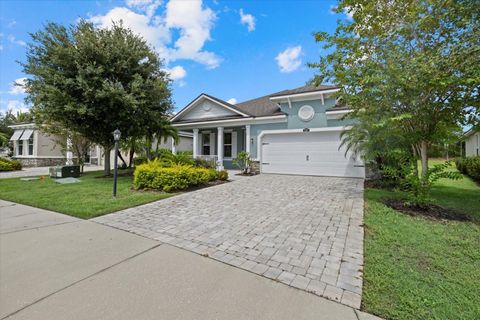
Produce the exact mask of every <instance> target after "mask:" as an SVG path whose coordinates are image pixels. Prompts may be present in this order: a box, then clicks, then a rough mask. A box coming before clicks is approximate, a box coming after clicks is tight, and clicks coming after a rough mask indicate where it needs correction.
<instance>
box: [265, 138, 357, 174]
mask: <svg viewBox="0 0 480 320" xmlns="http://www.w3.org/2000/svg"><path fill="white" fill-rule="evenodd" d="M340 141H341V140H340V131H327V132H301V133H282V134H266V135H265V136H263V138H262V159H261V170H262V172H264V173H280V174H299V175H314V176H334V177H356V178H364V177H365V168H364V166H363V163H362V162H361V160H360V159H354V157H352V155H350V154H347V157H345V150H344V148H341V149H340V150H339V148H338V147H339V146H340Z"/></svg>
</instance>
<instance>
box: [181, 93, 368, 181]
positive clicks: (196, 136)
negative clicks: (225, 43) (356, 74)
mask: <svg viewBox="0 0 480 320" xmlns="http://www.w3.org/2000/svg"><path fill="white" fill-rule="evenodd" d="M338 90H339V88H338V87H335V86H318V87H313V86H304V87H300V88H296V89H293V90H284V91H281V92H277V93H274V94H271V95H267V96H263V97H260V98H256V99H252V100H248V101H245V102H242V103H237V104H235V105H233V104H230V103H228V102H226V101H223V100H221V99H218V98H215V97H213V96H210V95H208V94H201V95H199V96H198V97H197V98H195V100H193V101H192V102H191V103H189V104H188V105H187V106H186V107H185V108H183V109H182V110H181V111H180V112H178V113H177V114H176V115H175V116H174V117H173V118H172V125H173V126H175V127H176V128H178V129H179V130H182V131H188V132H192V134H193V154H194V157H196V158H213V159H215V160H216V161H217V164H218V168H219V169H223V168H233V167H234V165H233V163H232V160H233V159H234V158H236V157H237V155H238V153H239V152H240V151H246V152H248V153H249V154H250V155H251V157H252V158H253V159H254V160H255V163H256V164H257V165H258V167H259V170H260V172H263V173H278V174H300V175H321V176H337V177H360V178H363V177H365V167H364V164H363V162H362V161H361V160H360V159H356V158H355V157H353V156H352V155H351V154H350V153H345V150H344V148H340V143H341V138H340V133H341V132H342V131H343V130H345V129H348V126H349V125H351V124H352V120H341V118H342V116H343V115H344V114H346V113H348V112H349V109H348V108H347V107H345V106H342V105H338V104H337V103H336V100H335V97H334V96H333V94H334V93H335V92H337V91H338Z"/></svg>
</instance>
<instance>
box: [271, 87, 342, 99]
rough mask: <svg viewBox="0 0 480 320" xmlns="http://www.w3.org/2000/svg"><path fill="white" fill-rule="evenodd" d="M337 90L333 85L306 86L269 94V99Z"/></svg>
mask: <svg viewBox="0 0 480 320" xmlns="http://www.w3.org/2000/svg"><path fill="white" fill-rule="evenodd" d="M339 88H340V87H337V86H334V85H320V86H311V85H307V86H303V87H298V88H295V89H290V90H283V91H279V92H276V93H273V94H271V95H270V97H278V96H285V95H291V94H299V93H306V92H314V91H322V90H329V89H339Z"/></svg>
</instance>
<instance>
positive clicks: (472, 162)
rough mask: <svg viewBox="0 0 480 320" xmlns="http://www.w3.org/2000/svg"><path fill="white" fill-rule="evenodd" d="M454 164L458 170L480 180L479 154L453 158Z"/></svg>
mask: <svg viewBox="0 0 480 320" xmlns="http://www.w3.org/2000/svg"><path fill="white" fill-rule="evenodd" d="M455 164H456V166H457V169H458V171H460V172H461V173H463V174H466V175H467V176H469V177H471V178H472V179H474V180H477V181H480V156H475V157H466V158H458V159H456V160H455Z"/></svg>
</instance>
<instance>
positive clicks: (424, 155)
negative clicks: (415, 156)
mask: <svg viewBox="0 0 480 320" xmlns="http://www.w3.org/2000/svg"><path fill="white" fill-rule="evenodd" d="M420 158H421V159H422V177H426V176H427V174H428V144H427V141H421V142H420Z"/></svg>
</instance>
